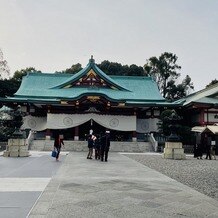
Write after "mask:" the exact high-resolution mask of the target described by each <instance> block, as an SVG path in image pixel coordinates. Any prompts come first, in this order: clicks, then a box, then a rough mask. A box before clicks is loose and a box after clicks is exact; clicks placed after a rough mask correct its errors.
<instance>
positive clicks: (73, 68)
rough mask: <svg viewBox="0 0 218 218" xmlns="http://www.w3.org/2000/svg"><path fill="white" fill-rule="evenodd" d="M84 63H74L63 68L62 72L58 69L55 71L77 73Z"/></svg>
mask: <svg viewBox="0 0 218 218" xmlns="http://www.w3.org/2000/svg"><path fill="white" fill-rule="evenodd" d="M82 69H83V68H82V65H81V64H80V63H77V64H73V65H72V66H71V67H70V68H67V69H66V70H63V71H61V72H58V71H56V72H55V73H67V74H75V73H78V72H79V71H80V70H82Z"/></svg>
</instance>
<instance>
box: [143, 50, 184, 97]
mask: <svg viewBox="0 0 218 218" xmlns="http://www.w3.org/2000/svg"><path fill="white" fill-rule="evenodd" d="M177 59H178V57H177V56H176V55H175V54H172V53H168V52H165V53H163V54H161V55H160V57H159V58H157V57H151V58H149V59H148V60H147V63H146V64H145V65H144V70H145V71H146V73H147V75H149V76H152V77H153V78H154V79H155V81H156V82H157V84H158V87H159V90H160V92H161V94H162V95H163V97H164V98H165V97H166V96H167V90H168V88H169V86H170V85H172V83H173V82H172V81H175V80H176V79H177V78H178V77H179V76H180V74H179V73H177V71H178V70H180V69H181V66H179V65H178V64H176V62H177Z"/></svg>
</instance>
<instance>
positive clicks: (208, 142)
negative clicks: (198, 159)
mask: <svg viewBox="0 0 218 218" xmlns="http://www.w3.org/2000/svg"><path fill="white" fill-rule="evenodd" d="M205 146H206V158H205V159H207V158H208V157H209V159H210V160H211V137H210V136H207V137H206V142H205Z"/></svg>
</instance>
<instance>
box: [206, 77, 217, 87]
mask: <svg viewBox="0 0 218 218" xmlns="http://www.w3.org/2000/svg"><path fill="white" fill-rule="evenodd" d="M216 83H218V80H217V79H214V80H212V81H211V82H210V83H209V84H208V85H206V88H208V87H209V86H212V85H214V84H216Z"/></svg>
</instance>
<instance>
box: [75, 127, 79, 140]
mask: <svg viewBox="0 0 218 218" xmlns="http://www.w3.org/2000/svg"><path fill="white" fill-rule="evenodd" d="M74 141H79V126H76V127H75V128H74Z"/></svg>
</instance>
